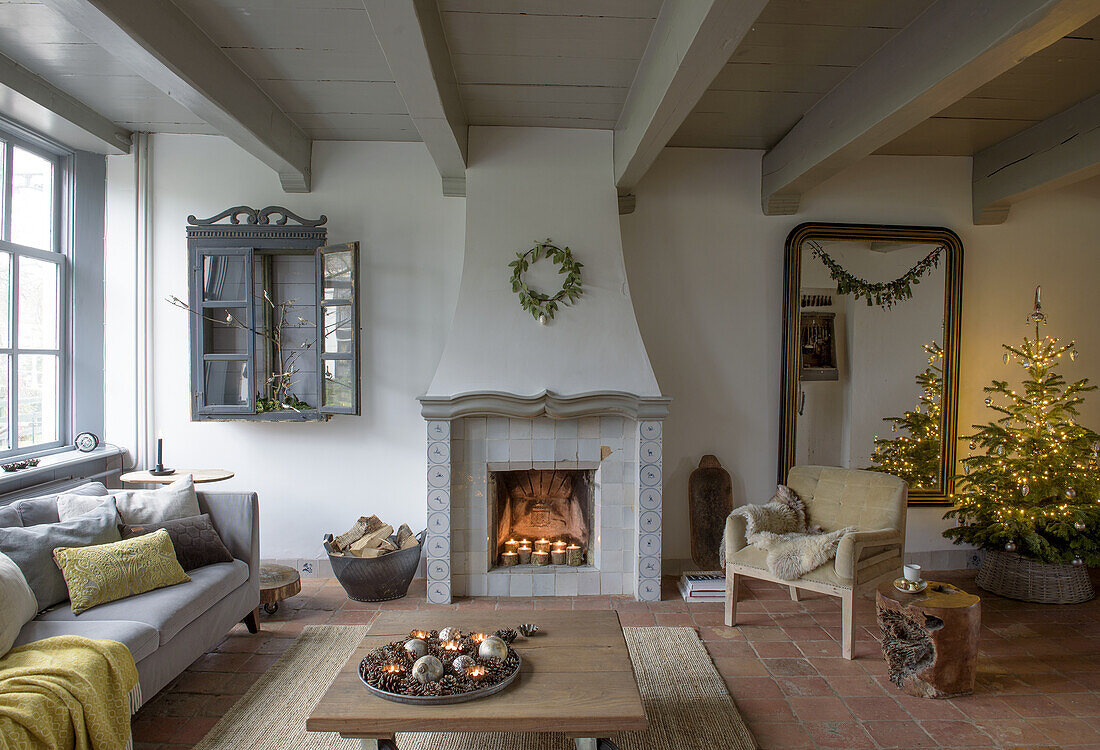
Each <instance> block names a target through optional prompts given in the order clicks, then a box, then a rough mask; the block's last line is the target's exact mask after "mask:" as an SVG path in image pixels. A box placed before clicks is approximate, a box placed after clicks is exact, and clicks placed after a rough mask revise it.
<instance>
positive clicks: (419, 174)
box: [107, 135, 465, 558]
mask: <svg viewBox="0 0 1100 750" xmlns="http://www.w3.org/2000/svg"><path fill="white" fill-rule="evenodd" d="M112 159H113V160H114V159H116V157H112ZM117 159H118V162H117V163H116V164H114V165H113V167H114V168H116V169H117V170H118V171H117V173H116V172H113V173H112V174H115V175H116V176H117V177H118V178H119V182H118V187H119V189H120V190H121V191H123V193H124V192H125V191H126V190H128V189H132V185H127V184H126V181H125V178H124V175H125V174H126V162H127V161H128V157H117ZM151 163H152V174H153V177H152V191H153V215H152V220H153V230H152V231H153V254H154V269H153V276H154V285H153V292H152V300H153V315H154V330H155V332H156V342H155V346H154V354H153V357H154V380H155V385H154V387H155V396H154V400H155V404H154V419H155V425H156V430H157V431H159V432H161V433H163V435H164V441H165V452H166V462H167V463H169V464H170V465H172V466H177V467H221V468H226V469H230V470H232V471H234V472H236V477H235V478H234V479H232V480H230V481H228V482H224V483H222V484H221V485H218V487H217V488H218V489H222V488H224V489H239V490H255V491H256V492H258V493H259V495H260V502H261V513H260V518H261V530H260V532H261V554H262V555H263V557H264V558H314V557H318V556H321V555H322V554H323V552H322V549H321V546H320V542H321V537H322V534H324V533H325V532H336V533H339V532H341V531H343V530H344V529H346V527H348V526H349V525H350V524H351V522H352V521H353V520H354V519H355V518H358V517H359V516H360V515H362V514H370V513H377V514H378V515H380V516H381V517H383V518H385V519H386V520H388V521H392V522H394V523H395V525H396V523H400V522H403V521H407V522H409V523H410V524H411V525H413V526H419V527H423V524H424V517H425V506H424V497H425V492H426V490H425V458H424V422H423V420H422V419H421V417H420V406H419V404H418V403H417V401H416V397H417V396H420V395H421V394H423V393H424V392H425V390H426V389H427V387H428V383H429V381H430V380H431V376H432V373H433V372H434V371H435V366H436V363H437V362H438V361H439V355H440V352H441V351H442V348H443V339H444V335H445V334H446V332H447V328H448V327H449V325H450V320H451V315H452V313H453V311H454V305H455V295H456V292H457V290H458V279H459V273H460V268H461V262H462V239H463V231H464V230H463V224H464V210H465V204H464V201H462V200H461V199H453V198H443V197H442V193H441V190H440V182H439V173H438V172H437V171H436V169H435V166H434V164H433V163H432V160H431V158H430V157H429V155H428V152H427V151H426V149H425V148H424V146H423V144H419V143H317V144H316V145H315V146H314V150H313V175H314V179H313V192H311V193H309V194H305V195H290V194H285V193H283V192H282V190H281V189H280V188H279V183H278V180H277V179H276V177H275V175H274V174H273V173H272V172H271V171H270V170H269V169H268V168H267V167H265V166H264V165H262V164H261V163H260V162H258V161H257V160H255V159H254V158H252V157H251V156H249V155H248V154H246V153H244V152H243V151H241V150H240V149H239V148H237V147H236V146H234V145H233V144H231V143H230V142H229V141H226V140H224V139H222V138H216V137H209V136H176V135H156V136H153V137H152V139H151ZM110 188H111V190H112V193H113V190H114V188H115V184H112V185H111V186H110ZM113 197H116V198H118V200H113V201H112V202H111V203H110V205H111V206H113V207H114V213H116V214H117V213H118V212H120V211H125V210H126V209H125V205H126V201H125V200H124V198H125V195H124V194H120V195H119V196H114V195H113ZM242 204H246V205H250V206H253V207H256V208H259V207H263V206H267V205H272V204H275V205H282V206H286V207H287V208H289V209H291V210H292V211H294V212H295V213H297V214H299V215H301V216H304V217H307V218H315V217H316V216H318V215H319V214H322V213H324V214H326V215H327V216H328V217H329V221H328V225H327V226H328V232H329V233H328V236H329V240H330V241H332V242H345V241H352V240H358V241H359V242H360V243H361V244H360V268H361V272H362V279H363V281H362V283H363V286H362V288H361V293H360V294H361V302H362V308H361V311H360V316H361V322H362V326H363V336H362V366H363V377H362V388H363V416H361V417H334V418H333V419H332V421H330V422H327V423H309V424H292V423H280V424H249V423H216V422H202V423H197V422H191V421H190V412H189V398H188V392H189V365H188V343H187V342H188V334H187V329H188V319H187V315H188V314H187V313H186V312H184V311H182V310H180V309H178V308H175V307H173V306H171V305H170V304H169V303H168V302H166V301H165V298H166V297H167V296H169V295H173V294H174V295H176V296H178V297H180V298H183V299H186V296H187V294H186V293H187V245H186V238H185V231H184V227H185V225H186V221H187V216H188V214H195V215H196V216H199V217H205V216H212V215H214V214H215V213H218V212H219V211H221V210H222V209H225V208H227V207H229V206H235V205H242ZM109 224H110V226H112V227H117V228H119V229H120V231H119V232H118V233H116V234H114V235H113V236H112V237H111V238H110V241H109V243H108V244H109V249H108V256H109V259H108V262H109V265H110V266H111V267H113V268H114V269H115V274H114V276H115V278H114V280H113V284H114V286H115V287H116V289H115V291H116V292H118V293H119V294H122V293H123V291H124V290H119V289H118V288H117V287H118V286H119V285H120V284H121V283H122V280H123V279H124V278H125V276H126V273H125V272H126V270H127V267H128V265H130V264H131V262H132V261H131V260H130V259H131V257H132V253H133V246H132V243H129V240H128V239H127V234H126V231H123V230H125V228H126V226H127V224H128V222H127V221H126V220H125V217H124V216H118V215H116V216H113V217H112V218H111V219H109ZM109 274H110V271H109ZM116 300H117V298H116ZM109 304H110V303H109ZM122 327H124V326H122ZM113 335H114V332H113V331H110V330H109V331H108V336H109V337H113ZM130 366H131V367H132V363H131V365H130ZM119 370H120V372H119V373H117V374H118V377H120V378H122V377H125V367H120V368H119ZM109 395H110V396H111V397H112V401H113V405H114V406H115V407H116V408H118V409H119V410H120V412H121V411H124V410H128V409H132V406H131V405H129V404H128V403H127V400H126V399H125V398H124V397H123V395H122V394H120V393H118V391H117V390H115V391H109ZM127 395H129V396H131V397H132V391H131V392H130V393H129V394H127ZM111 408H112V404H108V411H110V410H111ZM121 421H123V422H125V420H121ZM109 429H112V432H113V430H123V429H124V425H119V424H115V425H112V426H110V427H109ZM112 432H108V435H107V439H108V440H112V439H117V440H125V439H126V436H125V434H122V435H121V436H120V437H118V438H115V435H114V434H112Z"/></svg>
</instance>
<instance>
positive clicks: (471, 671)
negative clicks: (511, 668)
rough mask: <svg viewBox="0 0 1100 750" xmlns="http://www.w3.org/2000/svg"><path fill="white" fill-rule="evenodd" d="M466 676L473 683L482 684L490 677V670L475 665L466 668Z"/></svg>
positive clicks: (480, 665)
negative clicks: (482, 681) (481, 682)
mask: <svg viewBox="0 0 1100 750" xmlns="http://www.w3.org/2000/svg"><path fill="white" fill-rule="evenodd" d="M466 676H467V677H468V678H469V679H470V680H471V681H472V682H480V681H481V680H484V679H485V678H486V677H488V676H489V670H488V669H486V668H485V666H484V665H482V664H475V665H473V666H472V667H466Z"/></svg>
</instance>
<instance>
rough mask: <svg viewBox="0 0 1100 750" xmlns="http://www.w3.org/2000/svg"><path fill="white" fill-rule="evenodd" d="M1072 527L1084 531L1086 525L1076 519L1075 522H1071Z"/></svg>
mask: <svg viewBox="0 0 1100 750" xmlns="http://www.w3.org/2000/svg"><path fill="white" fill-rule="evenodd" d="M1073 528H1075V529H1077V530H1078V531H1084V530H1085V529H1087V528H1088V527H1087V526H1086V525H1085V524H1084V523H1083V522H1081V521H1078V522H1077V523H1075V524H1073Z"/></svg>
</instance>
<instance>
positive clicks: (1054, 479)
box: [944, 289, 1100, 565]
mask: <svg viewBox="0 0 1100 750" xmlns="http://www.w3.org/2000/svg"><path fill="white" fill-rule="evenodd" d="M1027 322H1028V323H1033V324H1034V325H1035V338H1034V339H1028V338H1025V339H1024V342H1023V344H1022V345H1021V346H1018V347H1017V346H1009V345H1007V344H1005V345H1003V346H1004V349H1005V354H1004V361H1005V364H1008V363H1009V362H1012V361H1014V362H1015V363H1016V364H1018V365H1020V366H1022V367H1023V368H1024V371H1025V373H1026V376H1025V378H1024V380H1023V384H1022V387H1021V390H1016V389H1014V388H1012V387H1010V386H1009V384H1008V382H1007V381H1004V380H994V381H993V385H991V386H987V387H986V388H985V392H986V393H987V394H988V395H987V397H986V399H985V403H986V405H987V406H988V407H989V408H990V409H992V410H993V411H995V412H997V413H998V414H999V415H1000V416H999V417H997V418H996V419H995V420H994V421H992V422H989V423H988V424H985V425H974V428H975V430H976V432H975V433H974V434H973V435H968V436H966V437H964V438H962V439H963V440H969V441H970V450H971V451H975V450H978V451H981V452H980V453H973V454H971V455H970V456H969V457H967V458H965V459H963V471H964V474H963V475H962V476H961V477H958V489H959V494H958V495H957V497H956V504H955V507H954V508H953V509H952V510H950V511H949V512H948V513H947V515H946V516H944V517H945V518H955V519H957V521H958V524H959V525H958V526H957V527H955V528H952V529H948V530H947V531H945V532H944V536H946V537H948V538H949V539H953V540H954V541H955V543H956V544H958V543H963V542H969V543H971V544H974V545H977V546H979V547H984V548H986V549H1004V550H1007V551H1009V552H1015V551H1017V550H1019V552H1020V554H1022V555H1025V556H1027V557H1030V558H1033V559H1035V560H1039V561H1041V562H1048V563H1073V564H1074V565H1086V564H1087V565H1098V564H1100V534H1097V529H1100V470H1098V468H1097V455H1098V454H1100V436H1098V435H1097V434H1096V433H1095V432H1093V431H1092V430H1090V429H1088V428H1086V427H1083V426H1081V425H1079V424H1077V421H1076V420H1077V417H1078V408H1077V407H1078V406H1079V405H1080V404H1081V402H1082V401H1083V400H1084V399H1083V397H1082V394H1084V393H1086V392H1087V391H1091V390H1095V388H1096V386H1091V385H1089V384H1088V380H1087V379H1083V380H1078V381H1076V382H1074V383H1068V384H1067V383H1066V380H1065V378H1063V377H1062V376H1061V375H1060V374H1059V373H1058V372H1057V368H1058V365H1059V363H1060V362H1061V361H1062V357H1063V355H1068V356H1069V358H1070V359H1076V358H1077V350H1076V348H1074V344H1073V342H1070V343H1069V344H1061V343H1059V341H1058V339H1056V338H1047V337H1040V335H1039V326H1041V325H1044V324H1045V323H1046V316H1045V315H1044V314H1043V311H1042V306H1041V304H1040V301H1039V290H1038V289H1036V290H1035V311H1034V312H1032V313H1031V315H1029V316H1028V318H1027Z"/></svg>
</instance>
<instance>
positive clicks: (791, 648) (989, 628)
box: [134, 572, 1100, 750]
mask: <svg viewBox="0 0 1100 750" xmlns="http://www.w3.org/2000/svg"><path fill="white" fill-rule="evenodd" d="M931 577H933V578H935V579H936V580H942V581H950V582H952V583H955V584H956V585H959V586H961V587H962V588H964V589H966V590H968V591H977V589H976V588H975V587H974V582H973V573H972V572H971V573H966V572H959V573H940V574H932V576H931ZM665 584H666V585H665V592H664V597H665V598H664V601H661V602H657V603H653V604H644V603H639V602H635V601H633V600H631V599H628V598H626V597H607V596H582V597H572V598H553V597H548V598H537V597H536V598H525V599H509V598H501V599H495V598H478V599H466V600H463V601H461V602H459V603H457V604H455V605H451V606H450V607H437V606H433V605H429V604H427V603H426V602H425V601H424V596H423V591H424V588H423V581H420V582H416V583H414V584H413V586H414V588H413V590H412V592H410V596H409V597H407V598H405V599H401V600H398V601H394V602H385V603H382V604H381V605H379V604H359V603H357V602H351V601H348V600H347V598H346V597H345V596H344V592H343V590H342V589H341V588H340V586H339V584H337V583H336V581H335V580H330V579H314V580H306V581H303V587H302V593H301V594H299V595H298V596H297V597H294V598H293V599H291V600H289V601H287V602H284V606H283V607H282V609H280V611H279V612H278V613H276V614H275V615H274V616H271V617H268V616H266V615H263V616H262V617H261V620H262V628H263V632H262V633H260V634H258V635H255V636H250V635H248V633H247V632H246V631H245V629H244V627H243V626H238V627H237V628H236V629H235V630H234V631H233V632H232V633H231V634H230V635H229V636H228V637H227V638H226V639H225V640H224V641H222V643H221V644H220V645H218V647H217V648H216V649H214V650H213V651H211V652H210V653H208V654H206V655H204V656H203V657H202V658H200V659H199V660H198V661H196V662H195V663H194V664H193V665H192V666H191V668H190V669H188V670H187V671H186V672H185V673H184V674H183V675H181V676H180V677H179V678H178V679H177V680H176V681H175V682H174V683H173V684H172V685H170V686H169V687H168V688H167V689H166V690H164V691H163V692H162V693H161V694H160V695H158V696H157V697H156V698H154V699H153V700H152V701H150V702H149V703H148V704H147V705H146V706H145V707H144V708H142V709H141V711H140V712H139V713H138V715H137V716H136V717H135V720H134V732H135V740H136V743H135V747H136V748H137V750H143V749H146V750H147V749H149V748H156V749H157V750H169V749H172V750H175V749H177V748H185V747H190V746H191V745H192V744H194V743H195V742H196V741H197V740H198V739H199V738H201V737H202V736H203V735H204V734H205V733H206V731H207V730H208V729H209V728H210V727H211V726H213V725H214V723H215V722H216V721H217V720H218V718H219V717H220V716H221V715H222V714H224V713H225V712H226V711H227V710H228V708H229V707H230V706H231V705H233V703H234V701H235V700H236V699H237V698H238V697H239V696H240V695H241V694H243V693H244V692H245V691H246V690H247V689H248V688H249V686H250V685H251V684H252V683H253V682H255V681H256V680H257V679H258V678H259V676H260V675H261V674H262V673H263V671H264V670H265V669H267V668H268V667H269V666H270V665H271V664H272V663H273V662H274V661H275V659H277V658H278V656H279V654H281V653H282V652H283V651H284V650H285V649H286V648H287V647H288V646H289V645H290V644H291V643H292V642H293V640H294V638H295V636H296V635H297V634H298V633H299V632H301V630H302V628H303V627H304V626H305V625H310V624H319V623H331V624H349V623H369V622H370V620H371V618H372V617H374V616H375V614H376V613H377V612H378V610H379V609H454V610H465V609H496V610H499V611H502V613H503V614H502V619H503V620H504V621H505V622H508V621H509V620H508V618H509V616H510V615H509V614H507V613H508V612H510V611H514V612H516V613H517V614H516V616H515V617H514V618H513V619H515V621H516V622H519V621H520V619H519V618H520V617H522V619H524V620H530V621H533V622H536V623H537V622H538V615H537V610H540V609H608V608H614V609H616V610H618V612H619V614H620V617H621V619H622V622H623V624H624V625H643V626H644V625H687V626H693V627H695V628H696V629H697V630H698V631H699V634H700V636H701V637H702V639H703V641H704V642H705V643H706V647H707V650H708V651H709V652H710V655H711V657H712V658H713V659H714V663H715V665H717V667H718V670H719V671H720V672H721V673H722V675H723V677H724V678H725V680H726V683H727V685H728V686H729V690H730V693H731V694H732V695H733V697H734V699H735V700H736V702H737V705H738V707H739V708H740V710H741V713H742V715H743V716H744V717H745V720H746V721H747V722H748V723H749V726H750V727H751V729H752V732H753V734H754V735H755V736H756V738H757V741H758V742H759V743H760V746H761V748H811V747H830V748H926V747H968V748H974V747H986V748H1015V747H1046V748H1053V747H1074V748H1088V747H1091V748H1100V601H1095V600H1094V601H1093V602H1090V603H1088V604H1083V605H1077V606H1038V605H1031V604H1025V603H1021V602H1014V601H1010V600H1007V599H1001V598H999V597H995V596H992V595H990V594H987V593H983V592H979V593H982V602H983V604H982V640H981V662H980V672H979V676H978V688H977V690H976V692H975V693H974V695H972V696H967V697H963V698H957V699H951V700H925V699H919V698H911V697H909V696H905V695H902V694H901V693H900V692H899V691H898V690H897V689H896V688H895V687H894V686H893V685H892V684H891V683H890V682H889V681H888V680H887V679H886V677H885V673H886V665H885V663H884V662H883V660H882V656H881V653H880V651H879V647H878V643H877V642H876V640H875V638H876V635H877V628H876V626H875V622H874V605H873V602H872V601H870V600H862V601H860V602H859V604H858V605H857V618H858V624H859V625H861V626H862V627H858V628H857V639H858V640H857V643H856V649H855V650H856V658H855V660H854V661H845V660H844V659H842V658H840V646H839V644H838V643H837V641H836V636H837V635H838V633H839V629H840V606H839V602H838V600H836V599H831V598H828V597H825V596H818V595H813V594H810V595H806V594H803V600H802V601H801V602H792V601H791V600H790V598H789V596H788V593H787V590H786V589H783V588H780V587H778V586H774V585H770V584H765V583H761V582H750V583H749V587H748V591H747V593H746V594H745V595H744V596H745V598H744V599H743V600H742V601H741V603H740V605H739V607H738V612H739V618H743V619H742V624H740V625H739V626H738V627H736V628H727V627H725V626H724V625H722V605H721V604H720V603H715V604H687V603H685V602H684V601H682V600H681V599H680V597H679V595H678V594H677V593H676V591H675V586H674V581H673V580H672V579H667V580H666V581H665ZM520 612H531V613H532V614H530V615H526V616H521V615H519V613H520Z"/></svg>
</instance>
